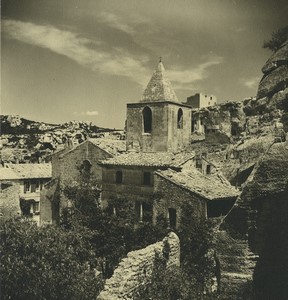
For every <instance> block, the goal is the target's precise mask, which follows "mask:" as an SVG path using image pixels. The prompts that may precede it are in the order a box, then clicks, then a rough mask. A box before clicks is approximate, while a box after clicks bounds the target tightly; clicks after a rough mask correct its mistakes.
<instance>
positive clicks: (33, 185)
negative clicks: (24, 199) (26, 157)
mask: <svg viewBox="0 0 288 300" xmlns="http://www.w3.org/2000/svg"><path fill="white" fill-rule="evenodd" d="M35 192H36V183H35V182H32V183H31V193H35Z"/></svg>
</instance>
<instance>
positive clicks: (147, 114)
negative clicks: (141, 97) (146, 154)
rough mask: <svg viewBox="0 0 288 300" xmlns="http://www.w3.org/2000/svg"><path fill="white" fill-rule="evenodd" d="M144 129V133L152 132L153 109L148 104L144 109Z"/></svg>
mask: <svg viewBox="0 0 288 300" xmlns="http://www.w3.org/2000/svg"><path fill="white" fill-rule="evenodd" d="M142 115H143V129H144V133H151V132H152V110H151V108H149V107H148V106H146V107H145V108H144V109H143V111H142Z"/></svg>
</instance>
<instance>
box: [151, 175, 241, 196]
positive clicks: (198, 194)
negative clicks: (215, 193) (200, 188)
mask: <svg viewBox="0 0 288 300" xmlns="http://www.w3.org/2000/svg"><path fill="white" fill-rule="evenodd" d="M155 174H156V175H159V176H161V177H162V178H164V179H166V180H169V181H170V182H171V183H173V184H174V185H176V186H178V187H180V188H182V189H184V190H186V191H189V192H190V193H194V194H196V195H197V196H199V197H201V198H202V199H204V200H206V201H215V200H216V201H217V200H224V199H228V198H237V197H238V196H239V195H235V196H225V197H218V198H208V197H206V196H203V195H201V194H200V193H199V192H197V191H194V190H191V189H190V188H188V187H185V186H183V185H181V184H179V183H177V182H176V181H174V180H172V179H171V178H170V177H167V176H165V175H163V174H161V173H159V172H157V171H155Z"/></svg>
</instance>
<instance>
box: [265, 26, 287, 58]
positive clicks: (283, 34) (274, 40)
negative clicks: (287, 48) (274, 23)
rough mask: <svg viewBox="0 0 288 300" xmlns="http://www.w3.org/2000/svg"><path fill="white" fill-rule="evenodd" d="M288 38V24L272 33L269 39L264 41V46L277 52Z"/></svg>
mask: <svg viewBox="0 0 288 300" xmlns="http://www.w3.org/2000/svg"><path fill="white" fill-rule="evenodd" d="M287 40H288V26H285V27H282V28H280V29H278V30H276V31H274V32H273V33H272V37H271V39H270V40H268V41H264V44H263V48H264V49H266V48H267V49H269V50H271V51H273V52H276V51H277V50H278V49H279V48H280V47H281V46H282V45H283V43H284V42H286V41H287Z"/></svg>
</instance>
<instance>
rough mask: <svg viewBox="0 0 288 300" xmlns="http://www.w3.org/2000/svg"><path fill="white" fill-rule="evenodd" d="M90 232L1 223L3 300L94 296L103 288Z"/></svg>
mask: <svg viewBox="0 0 288 300" xmlns="http://www.w3.org/2000/svg"><path fill="white" fill-rule="evenodd" d="M89 234H90V233H89V231H88V230H81V231H76V230H73V231H67V230H64V229H61V228H59V227H54V226H47V227H41V228H39V227H37V226H36V224H34V223H32V222H30V221H28V220H25V219H21V220H18V221H16V220H9V221H6V222H2V223H1V233H0V239H1V246H0V247H1V248H0V249H1V253H2V255H1V260H0V261H1V276H2V282H1V286H2V297H3V299H15V300H18V299H19V300H22V299H23V300H24V299H29V300H33V299H40V300H41V299H43V300H44V299H67V300H68V299H75V300H77V299H93V298H94V299H95V298H96V296H97V294H98V292H99V291H100V288H101V280H100V279H99V278H96V275H95V269H94V266H95V264H96V257H95V255H94V252H93V249H92V247H91V245H90V243H89V239H88V237H89Z"/></svg>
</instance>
